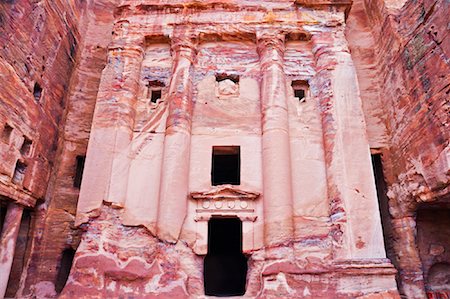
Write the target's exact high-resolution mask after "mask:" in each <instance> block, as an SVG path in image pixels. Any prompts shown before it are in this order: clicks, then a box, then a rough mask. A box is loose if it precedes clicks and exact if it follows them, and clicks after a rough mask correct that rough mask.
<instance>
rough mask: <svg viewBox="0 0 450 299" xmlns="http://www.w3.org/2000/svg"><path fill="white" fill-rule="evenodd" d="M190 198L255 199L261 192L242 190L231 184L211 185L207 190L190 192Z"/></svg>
mask: <svg viewBox="0 0 450 299" xmlns="http://www.w3.org/2000/svg"><path fill="white" fill-rule="evenodd" d="M190 195H191V198H192V199H196V200H225V199H226V200H228V199H241V200H256V199H257V198H258V197H259V196H260V195H261V194H260V193H258V192H252V191H244V190H240V189H238V188H235V187H234V186H232V185H221V186H217V187H213V188H212V189H210V190H208V191H200V192H191V194H190Z"/></svg>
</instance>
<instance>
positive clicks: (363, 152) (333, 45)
mask: <svg viewBox="0 0 450 299" xmlns="http://www.w3.org/2000/svg"><path fill="white" fill-rule="evenodd" d="M313 44H314V47H313V53H314V56H315V59H316V70H317V74H316V78H315V85H316V88H317V90H318V95H317V96H318V98H319V101H320V108H321V113H322V127H323V138H324V147H325V163H326V171H327V184H328V198H329V201H330V216H331V220H332V224H333V228H332V237H333V242H334V257H335V259H341V260H354V259H383V258H385V251H384V246H383V243H384V242H383V235H382V229H381V220H380V212H379V209H378V201H377V196H376V190H375V184H374V176H373V171H372V164H371V160H370V152H369V143H368V138H367V133H366V126H365V122H364V116H363V111H362V107H361V99H360V97H359V88H358V85H357V78H356V73H355V70H354V67H353V62H352V59H351V56H350V53H349V51H348V48H347V44H346V40H345V37H344V33H343V31H341V32H335V33H333V34H332V33H331V32H323V33H317V34H316V35H314V36H313Z"/></svg>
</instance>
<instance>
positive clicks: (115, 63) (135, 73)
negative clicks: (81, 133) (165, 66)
mask: <svg viewBox="0 0 450 299" xmlns="http://www.w3.org/2000/svg"><path fill="white" fill-rule="evenodd" d="M142 42H143V39H142V40H141V39H135V40H125V39H122V38H117V39H116V40H115V41H114V42H113V43H112V44H111V45H110V47H109V49H108V62H107V65H106V67H105V69H104V71H103V73H102V79H101V82H100V86H99V91H98V95H97V101H96V106H95V112H94V119H93V124H92V128H91V136H90V139H89V145H88V150H87V156H86V165H85V169H84V178H83V181H82V186H81V191H80V198H79V202H78V214H77V222H78V223H79V222H81V221H85V220H86V218H87V213H89V212H91V211H95V210H98V209H99V208H100V207H101V205H102V202H103V201H108V202H111V203H112V204H113V205H116V206H123V204H124V202H125V198H126V190H127V182H128V170H129V166H130V161H129V151H130V149H131V140H132V138H133V127H134V119H135V113H136V111H135V105H136V98H137V93H138V89H139V78H140V69H141V64H142V61H143V56H144V55H143V54H144V50H143V47H142Z"/></svg>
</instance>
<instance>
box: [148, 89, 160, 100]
mask: <svg viewBox="0 0 450 299" xmlns="http://www.w3.org/2000/svg"><path fill="white" fill-rule="evenodd" d="M151 93H152V95H151V99H150V101H151V102H152V103H156V102H157V101H158V100H159V99H161V89H153V90H152V91H151Z"/></svg>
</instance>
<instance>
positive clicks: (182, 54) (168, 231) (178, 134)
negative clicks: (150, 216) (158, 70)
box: [157, 32, 197, 242]
mask: <svg viewBox="0 0 450 299" xmlns="http://www.w3.org/2000/svg"><path fill="white" fill-rule="evenodd" d="M196 47H197V45H196V43H195V38H194V37H193V36H192V35H190V34H189V33H187V32H178V33H175V36H174V37H173V39H172V46H171V50H172V57H173V71H172V79H171V81H170V86H169V95H168V103H169V115H168V117H167V123H166V136H165V139H164V154H163V162H162V173H161V188H160V197H159V209H158V225H157V230H158V236H159V237H160V238H161V239H163V240H166V241H169V242H175V241H177V240H178V237H179V234H180V231H181V227H182V225H183V222H184V218H185V217H186V210H187V198H188V189H189V164H190V163H189V162H190V161H189V157H190V147H191V124H192V108H193V103H192V78H191V73H192V68H193V62H194V60H195V57H196Z"/></svg>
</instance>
